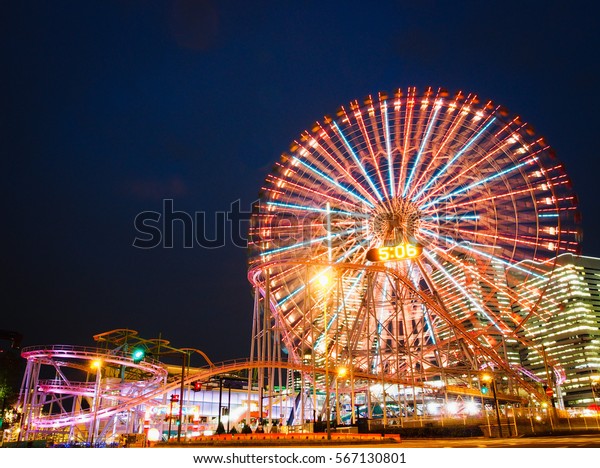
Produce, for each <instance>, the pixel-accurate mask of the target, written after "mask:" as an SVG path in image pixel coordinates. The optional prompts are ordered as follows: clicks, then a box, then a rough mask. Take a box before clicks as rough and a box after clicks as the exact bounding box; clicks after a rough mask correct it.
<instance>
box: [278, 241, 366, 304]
mask: <svg viewBox="0 0 600 468" xmlns="http://www.w3.org/2000/svg"><path fill="white" fill-rule="evenodd" d="M365 242H366V239H365V240H362V241H361V242H359V243H358V245H356V246H354V247H352V248H351V249H350V250H348V252H346V253H345V254H344V255H342V256H341V257H340V258H338V259H337V260H336V261H335V263H340V262H341V261H342V260H345V259H346V258H348V257H349V256H350V255H351V254H352V253H354V251H356V250H357V249H359V248H361V247H362V244H364V243H365ZM328 269H329V267H328ZM361 275H362V273H361V274H360V275H359V277H360V276H361ZM315 279H316V278H313V279H311V280H310V281H309V283H312V282H313V281H314V280H315ZM357 281H358V278H357ZM305 287H306V285H302V286H300V287H299V288H298V289H296V290H295V291H294V292H292V293H290V294H288V295H287V296H286V297H284V298H283V299H281V300H280V301H279V302H278V303H277V305H278V306H279V307H281V306H282V305H283V304H285V303H286V302H287V301H288V300H290V299H291V298H292V297H294V296H295V295H296V294H298V293H299V292H300V291H302V290H303V289H304V288H305Z"/></svg>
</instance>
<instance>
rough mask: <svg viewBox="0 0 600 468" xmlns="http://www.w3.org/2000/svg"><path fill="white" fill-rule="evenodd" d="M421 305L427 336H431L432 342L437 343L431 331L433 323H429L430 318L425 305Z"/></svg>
mask: <svg viewBox="0 0 600 468" xmlns="http://www.w3.org/2000/svg"><path fill="white" fill-rule="evenodd" d="M422 307H423V316H424V317H425V325H426V327H427V330H429V336H431V341H433V344H437V341H436V339H435V333H433V325H432V324H431V319H430V318H429V312H428V311H427V307H425V306H424V305H423V306H422Z"/></svg>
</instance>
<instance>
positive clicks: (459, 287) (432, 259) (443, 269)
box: [423, 251, 504, 335]
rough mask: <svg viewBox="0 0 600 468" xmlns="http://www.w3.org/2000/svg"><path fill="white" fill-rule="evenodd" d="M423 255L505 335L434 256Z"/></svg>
mask: <svg viewBox="0 0 600 468" xmlns="http://www.w3.org/2000/svg"><path fill="white" fill-rule="evenodd" d="M423 253H424V254H425V256H426V257H427V258H428V259H429V261H430V262H431V263H433V264H434V265H435V266H436V267H437V268H438V270H439V271H441V272H442V274H443V275H444V276H445V277H446V278H447V279H448V280H450V282H451V283H452V284H454V285H455V286H456V287H457V288H458V290H459V291H460V292H462V293H463V294H464V296H465V297H466V298H467V299H468V300H469V301H470V302H471V304H473V306H474V307H475V308H476V309H477V310H479V312H481V313H482V314H483V315H484V316H485V317H486V318H487V319H488V320H489V321H490V322H491V323H492V325H494V327H495V328H496V329H497V330H498V331H499V332H500V333H502V334H503V335H504V332H503V331H502V329H501V328H500V327H499V326H498V324H497V323H496V322H495V321H494V320H493V319H492V318H491V317H490V316H489V315H488V314H487V312H486V311H485V310H484V309H483V308H482V307H481V306H480V305H479V304H478V303H477V302H476V301H475V300H474V299H473V298H472V297H471V296H470V294H469V293H468V291H467V290H466V289H465V288H463V287H462V286H461V285H460V284H459V283H458V281H456V280H455V279H454V278H453V277H452V275H451V274H450V273H448V272H447V271H446V269H445V268H444V267H443V266H441V265H440V264H439V263H438V262H436V261H435V259H434V258H433V257H432V256H431V255H430V254H429V253H428V252H426V251H424V252H423Z"/></svg>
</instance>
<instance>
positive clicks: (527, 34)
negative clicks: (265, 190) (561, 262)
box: [0, 0, 600, 360]
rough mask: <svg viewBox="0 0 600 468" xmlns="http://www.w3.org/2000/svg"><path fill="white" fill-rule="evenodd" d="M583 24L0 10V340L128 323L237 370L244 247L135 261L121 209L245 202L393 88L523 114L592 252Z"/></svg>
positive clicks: (144, 9)
mask: <svg viewBox="0 0 600 468" xmlns="http://www.w3.org/2000/svg"><path fill="white" fill-rule="evenodd" d="M597 20H598V11H596V9H595V2H591V1H589V2H577V1H575V2H564V1H539V2H538V1H535V2H528V1H519V2H512V1H498V2H494V1H491V2H481V1H465V2H441V1H439V2H437V1H433V0H429V1H419V2H415V1H410V2H409V1H406V2H403V1H396V2H392V1H382V2H354V1H343V2H342V1H340V2H338V1H333V2H322V1H307V2H280V1H251V2H250V1H248V2H247V1H242V0H239V1H216V0H215V1H212V2H211V1H201V0H198V1H191V0H187V1H183V0H180V1H152V2H148V1H142V0H139V1H135V0H114V1H109V0H103V1H77V0H73V1H62V0H55V1H52V2H42V1H39V2H34V1H26V0H9V1H6V2H3V11H2V19H1V20H0V21H1V23H0V35H1V42H0V50H1V57H2V62H1V65H2V71H1V75H0V76H1V82H0V83H1V88H0V89H1V96H2V100H1V108H2V112H0V115H1V121H0V129H1V130H0V131H1V137H0V151H1V153H0V154H1V161H2V162H1V164H2V165H1V171H0V177H1V185H0V187H1V190H2V202H1V203H2V214H3V223H2V227H3V229H2V234H1V236H2V262H1V263H0V265H1V267H0V268H1V273H2V278H1V288H2V294H1V300H2V320H1V322H0V323H1V325H0V328H2V329H8V330H16V331H20V332H21V333H23V334H24V336H25V340H24V344H25V345H31V344H45V343H66V344H71V343H72V344H92V335H94V334H96V333H99V332H103V331H107V330H111V329H113V328H126V327H128V328H132V329H136V330H139V331H140V334H141V335H143V336H144V337H147V338H152V337H156V336H158V334H159V333H162V336H163V337H164V338H167V339H170V340H171V343H172V344H173V345H174V346H193V347H197V348H200V349H203V350H204V351H206V352H207V353H208V354H209V355H210V356H212V357H213V359H216V360H221V359H228V358H234V357H242V356H245V355H246V354H247V353H248V350H249V341H250V320H251V316H252V298H251V294H250V293H251V291H250V287H249V283H248V282H247V280H246V253H245V251H244V250H243V249H240V248H237V247H235V246H234V245H232V244H231V243H230V242H228V243H227V245H226V246H225V247H223V248H219V249H213V250H207V249H202V248H200V247H198V246H196V247H194V248H192V249H184V248H183V242H182V240H181V237H176V238H175V246H174V248H172V249H164V248H155V249H149V250H142V249H137V248H134V247H133V246H132V243H133V241H134V239H135V237H136V231H135V229H134V218H135V216H136V215H137V214H138V213H140V212H141V211H144V210H150V211H161V210H162V206H161V204H162V200H163V199H173V200H174V207H175V209H177V210H184V211H187V212H190V213H194V212H196V211H204V212H206V213H207V215H208V216H209V218H210V217H212V216H213V215H214V213H215V212H217V211H225V210H227V209H228V208H229V206H230V204H231V203H232V202H234V201H236V200H238V199H239V200H241V206H242V208H245V209H248V208H249V207H250V203H251V202H252V201H253V200H255V199H256V197H257V193H258V190H259V189H260V186H261V184H262V181H263V179H264V177H265V176H266V174H267V173H268V171H269V170H270V168H271V166H272V164H273V163H274V162H275V161H276V160H277V159H278V157H279V154H280V153H281V152H282V151H285V150H287V148H288V146H289V143H290V142H291V141H292V140H293V139H294V138H296V137H297V136H298V135H299V134H300V133H301V132H302V131H303V130H304V129H306V128H308V127H310V126H311V125H312V123H313V122H314V121H315V120H320V119H321V118H322V117H323V115H325V114H329V113H333V112H335V110H336V109H337V108H338V107H339V105H341V104H346V103H348V102H349V101H351V100H353V99H356V98H359V99H362V98H363V97H364V96H366V95H368V94H371V93H377V92H378V91H382V90H383V91H393V90H394V89H395V88H397V87H402V88H406V87H408V86H417V87H418V88H420V89H422V88H424V87H425V86H433V87H439V86H442V87H445V88H447V89H449V90H451V91H458V90H463V91H465V92H467V93H468V92H475V93H477V94H479V95H480V96H481V97H482V99H492V100H494V101H495V102H497V103H499V104H503V105H505V106H506V107H508V108H509V109H510V110H511V111H512V112H514V113H518V114H520V115H521V116H522V117H523V119H524V120H525V121H528V122H530V123H531V124H532V125H533V126H534V128H535V129H536V132H537V133H538V134H540V135H543V136H544V137H545V138H546V140H547V141H548V143H549V144H550V145H551V146H553V147H554V148H555V150H556V152H557V154H558V157H559V159H560V160H562V161H563V162H564V164H565V166H566V168H567V172H568V173H569V174H570V176H571V178H572V180H573V184H574V187H575V190H576V191H577V193H578V194H579V201H580V207H581V212H582V214H583V228H584V244H583V253H584V254H586V255H591V256H600V238H599V236H600V225H599V222H598V218H599V216H600V209H599V208H598V204H597V201H596V198H597V196H598V195H597V194H598V193H600V191H599V190H598V188H597V186H598V184H599V183H600V182H599V180H600V179H599V178H598V172H599V168H600V163H599V159H600V156H599V154H598V123H599V122H598V114H597V107H598V105H597V102H596V101H597V99H598V97H597V91H598V89H599V88H598V85H599V80H598V76H599V66H598V63H599V62H598V51H597V50H598V46H599V45H600V43H599V40H598V22H597ZM212 228H214V226H212V224H211V229H212Z"/></svg>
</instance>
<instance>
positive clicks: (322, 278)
mask: <svg viewBox="0 0 600 468" xmlns="http://www.w3.org/2000/svg"><path fill="white" fill-rule="evenodd" d="M318 279H319V284H320V285H321V287H322V288H323V289H325V288H326V287H327V285H328V284H329V280H330V278H329V275H328V274H327V272H323V273H321V274H320V275H319V278H318ZM323 304H324V305H323V344H324V353H325V417H326V421H325V432H326V433H327V440H331V421H330V417H329V416H330V413H331V408H330V404H331V403H330V400H329V349H328V346H327V331H328V326H327V325H328V324H327V298H326V294H324V299H323Z"/></svg>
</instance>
